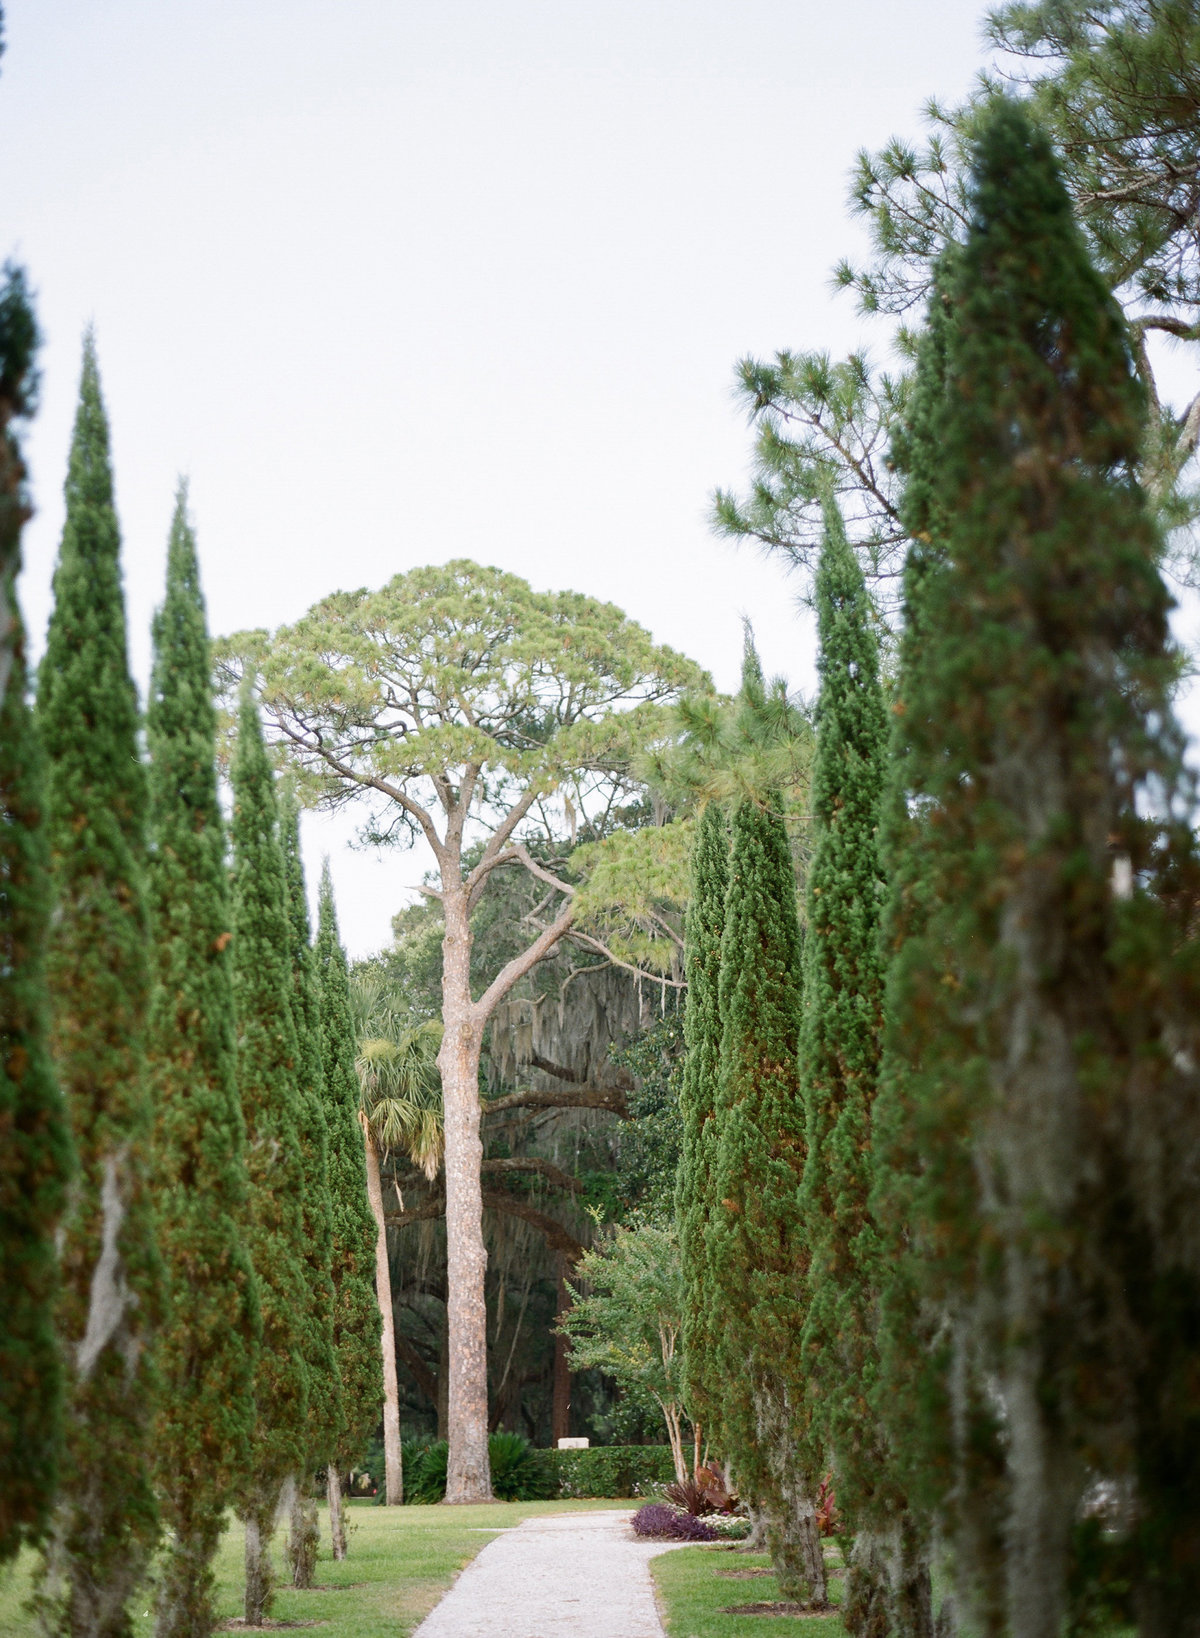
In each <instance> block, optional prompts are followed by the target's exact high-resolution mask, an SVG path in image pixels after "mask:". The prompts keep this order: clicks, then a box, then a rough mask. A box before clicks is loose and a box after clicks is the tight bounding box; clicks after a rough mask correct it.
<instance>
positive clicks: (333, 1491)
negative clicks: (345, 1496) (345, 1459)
mask: <svg viewBox="0 0 1200 1638" xmlns="http://www.w3.org/2000/svg"><path fill="white" fill-rule="evenodd" d="M325 1494H326V1495H327V1496H328V1498H329V1545H330V1547H331V1548H332V1549H333V1557H334V1562H335V1563H339V1564H340V1563H341V1561H342V1559H344V1558H345V1556H346V1515H345V1512H344V1510H343V1508H342V1475H341V1474H340V1473H339V1472H338V1470H337V1468H336V1467H335V1466H334V1465H333V1463H332V1462H330V1464H329V1466H328V1467H327V1468H326V1470H325Z"/></svg>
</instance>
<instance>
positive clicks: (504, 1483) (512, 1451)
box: [488, 1433, 554, 1501]
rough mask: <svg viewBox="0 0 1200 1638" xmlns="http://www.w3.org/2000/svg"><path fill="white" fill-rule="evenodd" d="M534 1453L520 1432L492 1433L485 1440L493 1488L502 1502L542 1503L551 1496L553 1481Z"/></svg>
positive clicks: (540, 1453) (544, 1464)
mask: <svg viewBox="0 0 1200 1638" xmlns="http://www.w3.org/2000/svg"><path fill="white" fill-rule="evenodd" d="M544 1454H545V1453H544V1452H543V1451H539V1450H535V1449H534V1448H533V1446H532V1445H531V1444H530V1443H529V1440H528V1439H526V1438H524V1437H523V1436H522V1435H521V1434H519V1433H493V1434H492V1436H491V1438H490V1439H489V1440H488V1460H489V1462H490V1463H491V1467H492V1489H493V1490H494V1491H495V1492H496V1495H497V1496H498V1497H499V1499H500V1500H501V1501H544V1500H545V1499H546V1498H547V1497H549V1496H551V1495H553V1493H554V1479H553V1476H552V1475H551V1474H550V1472H549V1471H548V1469H547V1466H546V1463H545V1462H544V1461H543V1460H542V1457H543V1455H544Z"/></svg>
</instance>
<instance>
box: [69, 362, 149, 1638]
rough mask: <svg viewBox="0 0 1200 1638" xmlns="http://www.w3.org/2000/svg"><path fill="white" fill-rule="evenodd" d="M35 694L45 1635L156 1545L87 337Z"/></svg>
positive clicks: (101, 534) (103, 449) (137, 1025)
mask: <svg viewBox="0 0 1200 1638" xmlns="http://www.w3.org/2000/svg"><path fill="white" fill-rule="evenodd" d="M66 497H67V515H66V523H65V526H64V529H63V536H62V544H61V547H60V550H59V558H58V564H57V567H56V569H55V574H54V612H53V614H52V616H51V619H50V630H49V635H48V638H47V644H46V653H45V657H44V659H43V661H42V666H41V671H40V674H39V686H38V725H39V728H40V731H41V735H42V742H43V744H44V746H45V749H46V765H47V780H46V791H47V797H46V811H47V828H48V834H49V841H50V859H51V872H52V887H53V895H54V913H53V918H52V921H51V933H50V940H49V946H48V960H47V975H48V979H49V986H50V997H51V1042H52V1046H53V1053H54V1061H55V1068H56V1071H57V1074H58V1079H59V1084H60V1086H61V1087H62V1089H63V1092H64V1094H65V1096H66V1100H67V1109H68V1112H69V1116H70V1121H71V1130H72V1134H73V1136H74V1141H75V1149H76V1153H77V1155H78V1160H79V1170H78V1175H77V1178H76V1182H75V1187H74V1192H73V1199H72V1202H71V1208H70V1211H69V1213H68V1216H67V1218H66V1221H65V1224H64V1229H63V1234H62V1240H61V1259H62V1273H63V1295H62V1304H61V1309H60V1333H61V1336H62V1339H63V1343H64V1349H65V1353H66V1357H67V1361H68V1366H69V1385H68V1418H67V1437H66V1447H65V1459H64V1463H63V1478H62V1483H61V1487H60V1491H59V1499H58V1507H57V1512H56V1516H55V1523H54V1531H53V1535H52V1539H51V1541H50V1544H49V1546H48V1549H47V1559H46V1562H45V1565H44V1573H43V1575H42V1578H41V1582H40V1594H39V1596H40V1610H41V1618H42V1621H43V1623H44V1624H45V1626H46V1627H47V1628H48V1629H50V1630H61V1631H65V1632H71V1633H81V1632H87V1633H89V1634H97V1635H98V1634H110V1633H111V1634H123V1633H125V1632H126V1631H127V1630H128V1623H129V1617H128V1613H127V1611H126V1603H127V1601H128V1599H129V1597H130V1595H131V1594H132V1593H133V1591H134V1589H135V1588H136V1587H137V1585H138V1583H139V1582H140V1581H141V1579H142V1575H143V1572H144V1570H145V1567H146V1562H147V1559H148V1557H149V1554H150V1551H151V1548H152V1547H153V1545H154V1542H155V1540H156V1538H157V1532H158V1509H157V1506H156V1504H155V1499H154V1492H153V1488H152V1483H151V1473H152V1459H151V1447H150V1434H151V1430H152V1426H153V1418H154V1409H155V1399H156V1388H157V1382H156V1373H155V1369H154V1348H153V1340H154V1334H155V1331H156V1328H157V1324H158V1320H159V1317H160V1310H161V1289H162V1265H161V1262H160V1260H159V1257H158V1254H157V1250H156V1248H155V1241H154V1215H153V1203H152V1196H151V1190H150V1186H149V1178H148V1161H149V1144H150V1135H151V1106H150V1099H149V1092H148V1085H147V1079H146V1065H145V1022H146V1003H147V996H148V989H149V965H148V960H147V944H148V940H147V925H146V906H145V864H146V859H145V853H146V849H145V832H144V826H145V813H146V781H145V770H144V769H143V767H142V764H141V762H140V760H139V757H138V708H137V696H136V693H135V691H134V686H133V682H132V680H131V679H130V676H129V669H128V665H127V662H126V655H125V607H124V598H123V595H122V590H121V572H120V563H119V556H120V533H119V530H118V527H117V518H116V512H115V510H114V507H113V483H112V471H111V468H110V465H109V438H108V422H107V419H106V416H105V413H104V405H103V402H102V400H101V395H100V378H99V374H98V371H97V368H96V352H95V345H94V342H93V340H92V337H91V335H90V334H89V335H88V336H87V337H86V339H85V342H84V350H83V373H82V380H81V383H80V390H79V408H78V411H77V414H76V418H75V430H74V436H73V439H72V444H71V456H70V465H69V467H68V471H67V483H66Z"/></svg>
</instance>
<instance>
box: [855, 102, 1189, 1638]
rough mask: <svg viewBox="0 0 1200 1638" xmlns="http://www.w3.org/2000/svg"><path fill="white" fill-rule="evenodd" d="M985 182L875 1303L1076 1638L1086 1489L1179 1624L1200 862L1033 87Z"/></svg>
mask: <svg viewBox="0 0 1200 1638" xmlns="http://www.w3.org/2000/svg"><path fill="white" fill-rule="evenodd" d="M968 199H969V219H970V227H969V231H968V233H967V235H966V240H965V244H964V245H963V247H962V248H961V250H959V249H955V250H954V252H953V253H952V254H950V255H948V256H947V258H946V260H945V261H944V262H943V264H942V268H941V270H940V274H939V283H938V285H937V287H936V290H935V297H934V305H933V314H934V323H933V324H932V326H931V330H930V334H929V337H928V339H927V341H926V343H925V344H924V346H923V351H922V361H921V368H920V371H919V373H918V378H917V385H916V389H915V391H914V403H913V408H912V412H911V417H910V422H909V427H908V430H907V433H906V436H905V438H904V439H903V441H902V442H901V444H900V446H899V449H898V459H899V462H900V465H901V468H902V470H903V471H904V472H905V474H906V478H907V485H908V493H907V498H906V515H907V518H908V522H909V527H910V529H911V532H912V534H913V537H914V540H915V542H916V545H915V546H914V548H913V550H912V552H911V554H910V559H909V565H908V569H907V571H906V594H907V599H908V604H909V612H910V616H911V617H910V619H909V621H908V622H907V624H906V632H905V637H904V642H903V645H902V651H901V674H900V684H899V698H898V702H897V722H898V724H899V739H898V752H899V759H898V764H897V778H898V792H897V801H896V804H895V809H894V815H893V818H892V819H891V821H890V823H891V824H892V826H893V827H894V830H895V833H896V840H895V842H894V844H893V856H894V859H895V873H896V888H895V895H896V897H895V904H894V907H893V910H892V912H891V925H890V928H889V940H890V942H891V943H892V946H893V948H894V951H895V954H894V958H893V962H892V966H891V970H890V972H889V977H888V992H887V1015H888V1029H887V1039H886V1046H885V1058H884V1070H883V1076H882V1080H881V1090H880V1096H879V1101H878V1104H877V1110H878V1111H879V1116H880V1118H879V1129H880V1136H881V1153H882V1154H883V1156H884V1158H885V1160H886V1166H885V1168H884V1169H883V1171H882V1172H881V1175H880V1179H879V1187H878V1209H879V1214H880V1217H881V1219H882V1221H883V1223H884V1226H885V1229H886V1230H887V1232H888V1234H889V1244H888V1248H887V1250H888V1256H889V1262H890V1263H893V1264H894V1265H895V1267H896V1268H897V1269H898V1271H899V1272H898V1276H897V1278H898V1284H899V1294H900V1301H899V1303H897V1302H896V1301H895V1296H894V1293H888V1292H886V1291H885V1293H884V1297H885V1330H884V1345H885V1346H884V1353H883V1363H884V1367H885V1370H884V1377H883V1380H882V1383H881V1391H880V1393H879V1395H878V1403H879V1404H880V1405H881V1407H883V1408H884V1409H885V1411H887V1412H888V1415H889V1422H890V1428H891V1436H892V1441H893V1448H894V1450H895V1452H896V1456H897V1460H898V1463H899V1465H900V1467H901V1469H902V1471H905V1472H906V1477H907V1479H908V1481H909V1488H910V1490H911V1492H912V1493H914V1494H923V1495H924V1496H925V1497H926V1498H927V1499H928V1501H929V1502H930V1503H931V1504H933V1505H935V1506H937V1507H938V1508H939V1509H940V1510H942V1512H943V1513H944V1515H945V1516H946V1517H947V1518H948V1519H949V1521H950V1526H951V1529H952V1532H953V1535H954V1538H955V1540H956V1544H957V1547H958V1553H959V1563H960V1566H961V1569H962V1572H963V1580H964V1585H965V1586H966V1588H967V1589H969V1590H970V1591H971V1592H972V1593H973V1594H974V1596H975V1598H976V1600H977V1601H978V1602H979V1604H980V1605H981V1607H982V1615H983V1618H984V1620H985V1622H986V1623H987V1624H988V1625H989V1626H990V1628H992V1629H993V1630H999V1628H1000V1627H1001V1626H1004V1625H1006V1626H1007V1630H1011V1631H1013V1632H1018V1633H1021V1634H1029V1635H1031V1638H1036V1635H1041V1634H1045V1635H1047V1638H1049V1635H1050V1634H1057V1633H1059V1632H1060V1631H1061V1630H1062V1627H1063V1622H1064V1618H1065V1617H1066V1616H1067V1614H1068V1599H1069V1596H1070V1593H1069V1588H1070V1585H1071V1580H1072V1569H1073V1568H1078V1563H1079V1560H1078V1556H1077V1554H1078V1546H1079V1541H1078V1537H1077V1536H1075V1533H1074V1529H1073V1521H1075V1520H1076V1519H1077V1518H1078V1517H1079V1513H1080V1509H1081V1504H1082V1500H1083V1497H1084V1495H1085V1494H1086V1493H1087V1490H1088V1488H1089V1486H1090V1485H1091V1484H1092V1482H1093V1481H1094V1480H1095V1478H1096V1477H1097V1476H1098V1475H1099V1476H1101V1477H1104V1478H1106V1479H1108V1480H1110V1481H1113V1482H1115V1483H1116V1484H1117V1485H1118V1486H1120V1485H1127V1486H1131V1487H1132V1489H1133V1492H1134V1499H1133V1509H1132V1511H1133V1516H1134V1519H1135V1520H1136V1521H1137V1522H1135V1523H1133V1524H1132V1525H1131V1526H1129V1529H1130V1532H1131V1543H1132V1546H1133V1549H1134V1565H1133V1570H1132V1575H1133V1579H1134V1584H1135V1588H1136V1592H1137V1596H1138V1599H1139V1603H1140V1609H1139V1616H1140V1626H1141V1630H1142V1631H1143V1632H1146V1633H1156V1634H1157V1633H1160V1632H1161V1633H1166V1632H1186V1631H1189V1630H1195V1621H1196V1618H1195V1610H1196V1607H1197V1603H1196V1592H1197V1588H1196V1584H1195V1583H1196V1576H1197V1570H1196V1562H1197V1561H1196V1558H1195V1554H1194V1553H1193V1552H1192V1551H1191V1546H1190V1545H1189V1544H1191V1543H1194V1542H1195V1540H1196V1539H1197V1536H1196V1530H1197V1527H1198V1526H1197V1516H1196V1513H1195V1506H1196V1502H1195V1497H1196V1495H1197V1493H1198V1492H1197V1489H1196V1482H1195V1475H1196V1474H1197V1472H1198V1471H1200V1427H1198V1425H1197V1418H1196V1414H1195V1410H1194V1403H1193V1405H1192V1407H1191V1408H1189V1406H1188V1394H1187V1390H1186V1389H1185V1388H1184V1386H1183V1384H1184V1382H1185V1381H1186V1379H1187V1372H1188V1370H1189V1369H1190V1367H1189V1366H1188V1365H1187V1364H1185V1360H1187V1359H1188V1358H1189V1357H1191V1354H1190V1351H1191V1349H1192V1348H1194V1338H1195V1314H1196V1312H1197V1311H1200V1309H1198V1299H1200V1264H1198V1262H1197V1258H1196V1255H1195V1252H1194V1250H1193V1248H1192V1243H1191V1241H1190V1238H1189V1237H1188V1236H1187V1235H1183V1236H1181V1235H1180V1232H1179V1230H1180V1228H1181V1226H1182V1224H1183V1223H1184V1222H1186V1221H1187V1220H1188V1219H1189V1216H1190V1217H1191V1218H1192V1219H1193V1220H1194V1214H1195V1211H1196V1204H1197V1202H1196V1198H1195V1180H1194V1176H1193V1174H1192V1172H1191V1169H1190V1162H1189V1161H1187V1160H1186V1159H1184V1158H1183V1156H1182V1151H1181V1146H1180V1145H1181V1139H1182V1137H1183V1134H1184V1132H1191V1130H1192V1129H1193V1126H1194V1121H1195V1115H1194V1111H1195V1109H1196V1107H1197V1089H1196V1085H1195V1078H1196V1071H1195V1068H1194V1060H1193V1059H1192V1057H1191V1052H1192V1048H1191V1047H1190V1045H1189V1046H1187V1047H1185V1046H1184V1045H1183V1043H1184V1041H1185V1040H1187V1041H1190V1039H1191V1033H1190V1032H1191V1031H1192V1030H1194V1024H1192V1023H1191V1022H1190V1018H1191V1017H1192V1016H1194V1010H1195V1002H1194V999H1193V994H1194V985H1195V978H1196V974H1195V964H1196V955H1195V951H1194V947H1193V943H1192V939H1191V935H1190V927H1191V925H1192V921H1191V918H1192V917H1193V916H1194V914H1195V909H1194V907H1195V904H1196V898H1195V894H1196V890H1197V862H1196V857H1195V842H1194V839H1193V837H1192V835H1191V832H1190V828H1189V825H1188V823H1187V819H1188V814H1189V812H1190V807H1191V803H1192V786H1191V782H1190V780H1189V779H1188V777H1187V776H1186V774H1185V772H1184V769H1183V763H1182V744H1181V736H1180V735H1179V732H1178V730H1177V728H1176V726H1175V724H1174V722H1173V720H1172V718H1171V714H1170V709H1169V695H1170V689H1171V686H1172V683H1173V680H1174V678H1175V675H1176V669H1177V662H1176V659H1175V656H1174V655H1173V653H1172V651H1171V647H1170V642H1169V636H1168V631H1167V613H1168V608H1169V599H1168V597H1167V594H1166V591H1165V588H1164V587H1163V585H1162V582H1161V580H1160V578H1159V575H1158V573H1157V570H1156V562H1157V558H1158V553H1159V539H1158V533H1157V529H1156V527H1155V521H1154V517H1153V514H1152V506H1151V503H1150V502H1149V501H1148V499H1147V497H1146V495H1145V493H1144V491H1143V490H1142V489H1141V487H1140V486H1139V484H1138V482H1137V480H1136V472H1137V467H1138V462H1139V457H1140V451H1141V449H1142V437H1143V425H1144V410H1145V394H1144V388H1143V386H1142V384H1141V383H1140V382H1139V380H1138V378H1137V375H1136V372H1135V361H1134V357H1133V354H1132V351H1131V348H1130V346H1129V342H1128V338H1127V333H1126V329H1125V325H1124V323H1123V320H1122V315H1121V313H1120V310H1119V308H1118V307H1117V305H1116V303H1115V302H1114V301H1113V300H1112V298H1111V296H1110V295H1109V293H1108V291H1107V289H1106V283H1105V279H1104V277H1103V276H1102V275H1101V274H1100V273H1098V272H1097V271H1095V269H1094V268H1093V267H1092V265H1091V263H1090V261H1089V257H1088V252H1087V248H1086V245H1085V243H1084V240H1083V237H1082V235H1081V233H1080V232H1079V229H1078V228H1077V226H1076V224H1075V223H1074V221H1073V218H1072V211H1071V203H1070V199H1069V197H1068V195H1067V193H1066V191H1065V189H1064V187H1063V185H1062V182H1061V181H1060V179H1059V176H1058V174H1057V170H1056V166H1055V162H1054V159H1053V156H1052V153H1051V150H1050V146H1049V143H1048V141H1047V140H1046V138H1045V137H1044V136H1043V135H1042V134H1041V133H1039V132H1038V131H1037V130H1036V128H1034V127H1033V126H1032V125H1031V123H1030V121H1029V119H1028V117H1027V115H1026V114H1025V113H1024V112H1023V111H1022V110H1021V108H1020V107H1019V106H1017V105H1015V104H1014V103H1011V102H1007V101H1000V102H998V103H997V104H996V105H995V106H994V107H993V109H992V110H991V112H990V115H989V117H988V119H987V120H986V122H984V123H983V124H982V127H981V129H980V132H979V137H978V142H977V146H976V149H975V154H974V170H973V174H972V180H971V187H970V192H969V196H968ZM964 609H969V610H970V613H971V619H970V624H969V627H967V626H965V625H964V621H963V610H964ZM1185 1020H1186V1021H1185ZM1185 1141H1186V1140H1185ZM1151 1155H1154V1156H1155V1157H1156V1158H1155V1159H1154V1160H1153V1161H1152V1160H1151V1159H1150V1156H1151ZM1151 1269H1152V1270H1153V1271H1154V1272H1153V1274H1152V1275H1149V1274H1148V1271H1149V1270H1151ZM909 1292H911V1293H912V1298H911V1299H910V1297H909V1296H908V1293H909ZM913 1299H915V1300H913ZM897 1313H899V1314H900V1316H901V1317H904V1316H912V1315H914V1314H915V1315H916V1316H917V1317H918V1320H919V1321H920V1322H921V1323H920V1325H919V1330H918V1340H920V1339H921V1338H923V1339H924V1340H925V1343H926V1352H925V1355H924V1358H923V1359H922V1358H921V1357H920V1356H919V1355H918V1357H917V1358H916V1359H915V1360H914V1358H913V1352H912V1346H911V1343H910V1342H909V1341H908V1340H906V1339H904V1338H901V1337H898V1335H897V1329H898V1328H897V1325H896V1323H895V1320H896V1315H897ZM1073 1538H1074V1539H1073ZM1073 1560H1074V1563H1073ZM1069 1613H1070V1616H1071V1619H1072V1620H1073V1621H1075V1622H1077V1621H1078V1619H1079V1617H1080V1610H1079V1609H1078V1607H1076V1608H1075V1609H1073V1610H1071V1611H1070V1612H1069Z"/></svg>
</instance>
